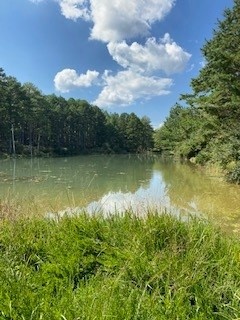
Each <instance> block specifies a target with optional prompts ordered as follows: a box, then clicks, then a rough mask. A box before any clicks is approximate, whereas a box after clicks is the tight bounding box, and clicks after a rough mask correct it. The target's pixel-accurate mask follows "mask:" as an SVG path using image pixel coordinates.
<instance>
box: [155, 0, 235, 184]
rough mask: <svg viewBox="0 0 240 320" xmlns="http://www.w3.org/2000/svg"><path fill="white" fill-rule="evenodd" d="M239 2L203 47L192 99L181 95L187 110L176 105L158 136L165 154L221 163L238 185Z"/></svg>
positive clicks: (201, 162) (157, 139)
mask: <svg viewBox="0 0 240 320" xmlns="http://www.w3.org/2000/svg"><path fill="white" fill-rule="evenodd" d="M239 30H240V1H239V0H235V1H234V5H233V8H232V9H227V10H226V11H225V13H224V19H223V21H220V22H218V26H217V29H216V30H214V32H213V37H212V39H211V40H209V41H207V42H206V43H205V45H204V46H203V48H202V53H203V56H204V60H205V66H204V67H203V68H202V69H201V70H200V73H199V75H198V76H197V77H196V78H195V79H192V82H191V87H192V90H193V92H192V93H191V94H185V95H182V97H181V99H182V100H185V102H186V107H185V108H183V107H181V106H179V105H177V106H175V107H174V108H173V109H172V110H171V112H170V115H169V117H168V119H166V121H165V123H164V126H163V127H162V128H161V129H159V130H158V131H157V132H156V133H155V145H156V147H157V149H159V150H160V151H170V152H171V153H173V154H175V155H178V156H182V157H184V158H188V159H189V158H191V157H194V158H195V161H196V162H197V163H200V164H206V163H207V162H212V163H217V164H220V166H221V167H222V168H223V169H224V170H226V172H227V173H229V174H228V179H230V180H231V179H232V181H234V182H239V181H240V175H239V178H237V175H238V172H239V171H238V170H237V169H236V170H235V171H233V172H232V171H231V170H230V169H228V167H229V165H228V164H229V163H237V162H238V161H239V160H240V153H239V147H240V135H239V117H240V108H239V106H240V73H239V70H240V54H239V53H240V35H239Z"/></svg>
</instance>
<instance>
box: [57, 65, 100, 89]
mask: <svg viewBox="0 0 240 320" xmlns="http://www.w3.org/2000/svg"><path fill="white" fill-rule="evenodd" d="M98 75H99V72H97V71H90V70H88V71H87V72H86V74H80V75H78V74H77V72H76V71H75V70H73V69H64V70H62V71H60V72H58V73H57V74H56V76H55V78H54V84H55V88H56V90H58V91H60V92H69V90H70V89H73V88H75V87H90V86H91V85H92V84H93V82H94V81H95V80H96V79H97V77H98Z"/></svg>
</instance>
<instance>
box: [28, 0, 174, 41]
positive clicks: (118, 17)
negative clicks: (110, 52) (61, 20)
mask: <svg viewBox="0 0 240 320" xmlns="http://www.w3.org/2000/svg"><path fill="white" fill-rule="evenodd" d="M32 1H34V0H32ZM35 1H38V0H35ZM57 1H58V2H59V5H60V7H61V12H62V14H63V15H64V16H65V17H66V18H67V19H72V20H76V19H78V18H80V19H84V20H87V21H89V20H91V21H92V22H93V28H92V30H91V38H92V39H96V40H101V41H103V42H111V41H121V40H124V39H129V38H133V37H135V36H139V35H141V36H143V35H147V34H148V33H149V31H150V29H151V24H152V23H153V22H155V21H160V20H162V19H163V18H164V17H165V16H166V15H167V14H168V13H169V12H170V10H171V9H172V7H173V6H174V3H175V0H131V1H129V0H118V1H109V0H57Z"/></svg>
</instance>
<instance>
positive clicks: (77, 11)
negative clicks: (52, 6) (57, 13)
mask: <svg viewBox="0 0 240 320" xmlns="http://www.w3.org/2000/svg"><path fill="white" fill-rule="evenodd" d="M58 2H59V5H60V8H61V12H62V15H64V16H65V17H66V18H67V19H72V20H77V19H78V18H82V19H84V20H86V21H88V20H90V16H91V13H90V10H89V1H88V0H58Z"/></svg>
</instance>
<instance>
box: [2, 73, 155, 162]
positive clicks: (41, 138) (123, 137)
mask: <svg viewBox="0 0 240 320" xmlns="http://www.w3.org/2000/svg"><path fill="white" fill-rule="evenodd" d="M152 147H153V129H152V127H151V125H150V120H149V119H148V118H147V117H143V118H141V119H140V118H139V117H137V116H136V115H135V114H134V113H131V114H127V113H122V114H121V115H119V114H116V113H113V114H110V113H108V112H106V111H102V110H101V109H99V108H98V107H97V106H92V105H90V104H89V103H88V102H87V101H85V100H75V99H73V98H70V99H68V100H66V99H64V98H63V97H58V96H56V95H54V94H53V95H43V94H42V93H41V92H40V90H39V89H38V88H37V87H36V86H34V85H33V84H31V83H25V84H21V83H20V82H19V81H17V79H16V78H14V77H12V76H7V75H6V74H5V73H4V70H3V69H2V68H0V154H11V155H17V154H20V155H31V156H44V155H74V154H82V153H92V152H105V153H111V152H122V153H123V152H143V151H146V150H149V149H151V148H152Z"/></svg>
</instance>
